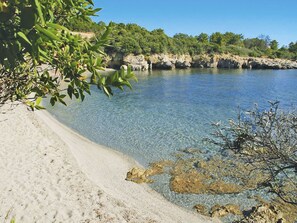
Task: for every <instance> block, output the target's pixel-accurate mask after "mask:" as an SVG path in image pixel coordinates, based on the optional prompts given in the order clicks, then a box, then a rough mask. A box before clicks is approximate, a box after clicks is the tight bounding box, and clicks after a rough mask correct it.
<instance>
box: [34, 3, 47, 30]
mask: <svg viewBox="0 0 297 223" xmlns="http://www.w3.org/2000/svg"><path fill="white" fill-rule="evenodd" d="M35 5H36V8H37V12H38V16H39V18H40V20H41V25H42V26H44V25H45V21H44V17H43V13H42V9H41V5H40V2H39V0H35Z"/></svg>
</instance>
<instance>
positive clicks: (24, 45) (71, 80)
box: [0, 0, 134, 109]
mask: <svg viewBox="0 0 297 223" xmlns="http://www.w3.org/2000/svg"><path fill="white" fill-rule="evenodd" d="M97 11H99V9H94V8H93V2H92V0H76V1H67V0H47V1H45V0H24V1H18V0H9V1H8V0H1V1H0V52H1V54H0V104H3V103H5V102H6V101H8V100H12V101H15V100H22V101H25V102H26V103H27V104H28V105H29V106H30V107H31V108H32V109H33V108H37V109H40V108H42V107H41V106H40V101H41V98H42V97H43V96H45V95H50V97H51V100H50V101H51V104H53V105H54V104H55V103H56V102H60V103H63V104H65V102H64V100H63V98H64V97H66V94H68V95H69V96H70V98H72V97H75V98H80V99H82V100H83V99H84V97H85V93H88V94H90V82H88V81H87V79H86V78H85V76H84V74H85V73H86V72H89V73H91V75H92V78H91V80H92V81H93V82H94V83H95V84H96V85H97V86H98V88H99V89H102V90H103V91H104V93H105V94H107V95H111V94H112V89H111V87H112V86H115V87H118V88H120V89H123V87H124V86H128V87H131V85H130V83H129V80H128V79H130V78H133V77H134V76H133V73H131V72H130V71H128V72H127V73H125V72H123V71H122V72H120V73H115V74H113V75H111V76H108V77H104V76H102V75H101V74H100V72H99V70H100V69H102V66H103V64H102V59H101V58H102V55H104V52H103V51H102V50H103V47H104V46H105V45H106V43H107V41H108V34H109V33H110V27H109V26H107V27H106V26H104V27H100V28H101V29H100V30H101V32H100V34H98V35H97V37H96V38H95V39H94V41H93V42H92V43H91V42H89V41H88V40H85V39H82V38H81V37H80V36H77V35H72V34H71V32H70V31H69V30H68V29H67V28H66V27H64V25H65V24H68V23H70V21H72V20H75V21H83V22H82V23H83V26H84V27H88V25H90V26H89V27H92V25H93V23H92V22H91V21H90V19H89V17H90V16H94V15H95V14H96V12H97ZM70 24H71V23H70ZM96 26H98V25H96ZM61 80H64V81H65V82H66V83H67V87H66V88H67V93H65V92H64V91H61V89H60V88H59V82H60V81H61ZM28 95H29V96H28Z"/></svg>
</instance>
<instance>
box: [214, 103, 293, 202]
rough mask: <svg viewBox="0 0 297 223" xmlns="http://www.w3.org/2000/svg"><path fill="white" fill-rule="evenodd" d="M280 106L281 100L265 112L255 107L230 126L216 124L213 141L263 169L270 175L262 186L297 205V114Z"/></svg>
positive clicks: (240, 115)
mask: <svg viewBox="0 0 297 223" xmlns="http://www.w3.org/2000/svg"><path fill="white" fill-rule="evenodd" d="M278 107H279V103H278V102H271V103H270V108H269V109H268V110H265V111H261V110H260V109H259V108H258V107H257V106H255V108H254V109H252V110H251V111H248V112H241V113H240V114H239V115H238V119H237V121H234V120H231V121H230V123H229V125H227V126H222V125H220V124H218V125H215V128H216V131H215V133H214V135H215V139H211V141H212V143H215V144H216V145H219V146H220V147H221V148H223V150H229V151H232V152H234V154H235V156H236V157H237V158H239V159H240V160H242V161H243V162H245V163H247V164H250V165H252V166H253V167H254V170H255V171H256V170H257V171H259V170H260V171H261V172H262V174H263V176H266V177H265V178H263V180H262V182H259V183H258V187H259V188H260V187H268V188H269V189H270V191H271V192H273V193H275V194H277V195H278V196H279V197H280V198H281V199H283V200H284V201H286V202H288V203H292V204H297V113H296V111H292V112H284V111H280V110H279V108H278ZM244 177H246V178H249V177H250V176H249V175H246V176H244Z"/></svg>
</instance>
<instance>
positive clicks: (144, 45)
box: [68, 20, 297, 60]
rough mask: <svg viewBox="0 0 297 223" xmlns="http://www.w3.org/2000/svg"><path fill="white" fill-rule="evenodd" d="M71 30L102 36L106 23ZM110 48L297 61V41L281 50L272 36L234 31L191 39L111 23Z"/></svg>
mask: <svg viewBox="0 0 297 223" xmlns="http://www.w3.org/2000/svg"><path fill="white" fill-rule="evenodd" d="M68 26H69V28H71V29H75V30H78V31H92V32H95V33H97V35H100V33H102V27H105V24H104V23H103V22H99V23H98V24H96V23H92V24H91V26H90V24H89V23H88V24H84V21H82V20H81V21H73V22H71V23H70V24H69V25H68ZM112 27H113V28H112V31H111V36H112V39H111V41H110V44H109V46H107V47H105V52H106V53H108V54H112V53H122V54H131V53H132V54H144V55H150V54H154V53H172V54H190V55H199V54H212V53H219V54H220V53H230V54H234V55H240V56H253V57H270V58H285V59H292V60H296V59H297V47H296V46H297V42H295V43H293V42H292V43H290V44H289V46H283V47H281V48H279V44H278V42H277V41H276V40H271V39H270V37H269V36H265V35H260V36H259V37H256V38H244V36H243V35H241V34H235V33H232V32H226V33H220V32H215V33H213V34H211V35H208V34H206V33H200V34H198V35H196V36H191V35H187V34H183V33H178V34H176V35H174V36H173V37H169V36H167V35H166V34H165V32H164V30H162V29H155V30H152V31H148V30H147V29H145V28H143V27H140V26H138V25H137V24H123V23H119V24H116V23H112Z"/></svg>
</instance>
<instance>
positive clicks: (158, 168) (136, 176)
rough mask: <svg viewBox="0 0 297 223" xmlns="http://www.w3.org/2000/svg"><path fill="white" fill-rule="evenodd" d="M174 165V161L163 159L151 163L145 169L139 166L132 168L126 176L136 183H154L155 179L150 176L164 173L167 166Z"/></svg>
mask: <svg viewBox="0 0 297 223" xmlns="http://www.w3.org/2000/svg"><path fill="white" fill-rule="evenodd" d="M172 165H173V162H172V161H169V160H162V161H159V162H155V163H151V164H150V167H149V168H148V169H143V168H139V167H134V168H132V169H131V170H130V171H129V172H128V173H127V176H126V180H128V181H132V182H134V183H138V184H140V183H152V182H153V180H152V179H150V178H149V177H151V176H154V175H158V174H162V173H164V168H165V167H170V166H172Z"/></svg>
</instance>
